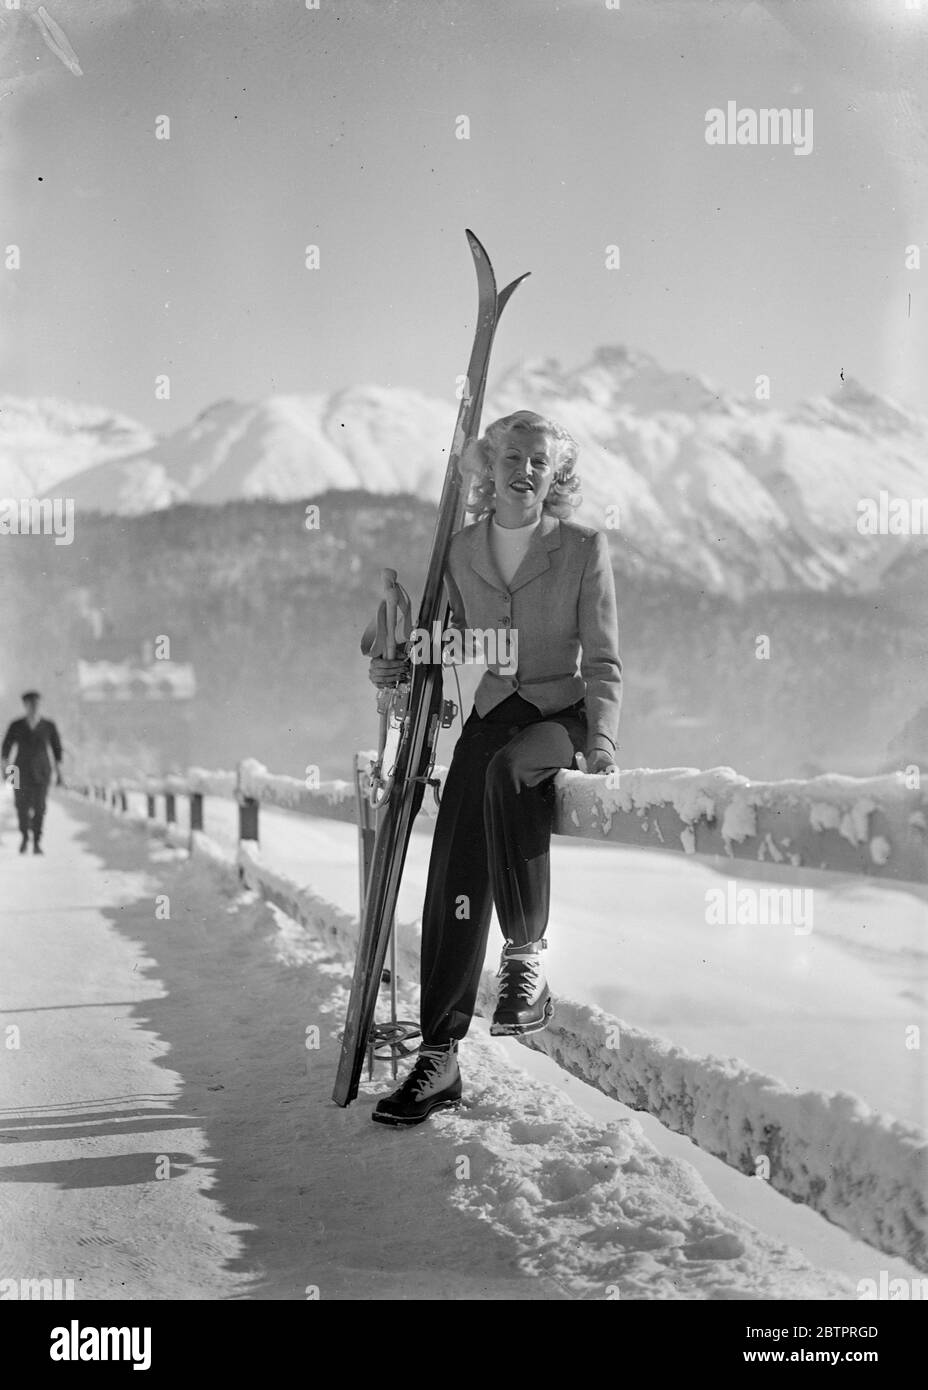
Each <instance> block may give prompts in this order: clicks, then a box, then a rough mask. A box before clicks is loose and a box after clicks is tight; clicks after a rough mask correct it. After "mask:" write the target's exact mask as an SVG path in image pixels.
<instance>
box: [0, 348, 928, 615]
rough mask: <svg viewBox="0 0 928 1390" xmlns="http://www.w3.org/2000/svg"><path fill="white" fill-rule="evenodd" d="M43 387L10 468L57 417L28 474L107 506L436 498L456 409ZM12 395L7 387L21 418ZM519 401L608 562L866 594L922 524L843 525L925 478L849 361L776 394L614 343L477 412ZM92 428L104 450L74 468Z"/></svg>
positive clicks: (7, 438)
mask: <svg viewBox="0 0 928 1390" xmlns="http://www.w3.org/2000/svg"><path fill="white" fill-rule="evenodd" d="M11 402H12V414H13V418H14V421H15V417H16V408H17V407H16V402H15V400H14V398H0V495H4V493H5V494H6V495H8V496H11V495H14V490H13V489H11V488H10V486H9V468H10V461H11V460H12V465H11V466H12V467H13V468H14V469H15V468H16V467H17V459H16V453H17V445H16V439H15V437H11V432H10V430H9V428H8V427H9V423H10V418H11V417H10V412H11V405H10V403H11ZM53 405H54V403H50V402H48V400H47V399H46V401H45V415H46V416H47V417H48V418H47V419H46V420H45V422H44V432H43V429H42V428H38V427H36V428H34V429H33V430H32V432H31V436H30V435H29V431H28V430H27V431H25V433H26V435H27V440H28V442H29V443H30V447H31V453H29V457H30V458H31V459H32V460H33V466H31V467H25V466H23V464H22V462H21V461H20V462H19V464H18V466H19V473H18V475H16V476H18V477H19V478H20V479H34V478H36V477H37V476H38V474H39V473H41V470H38V469H36V467H35V466H34V459H35V452H36V440H37V439H44V440H45V441H46V444H47V445H48V446H49V447H51V442H52V441H53V439H54V433H55V430H56V429H58V430H59V432H62V433H63V435H64V448H63V458H62V459H60V460H58V461H57V462H56V463H54V465H53V466H49V467H48V468H46V470H45V474H44V476H45V478H46V479H47V480H46V481H45V482H44V483H36V484H35V485H36V486H45V487H48V486H51V485H57V484H60V483H61V482H63V481H65V480H66V481H67V484H68V492H69V494H70V495H71V496H73V498H74V501H75V505H76V507H77V508H78V510H79V511H80V510H84V511H102V512H110V513H112V512H115V513H117V514H121V515H138V514H142V513H145V512H149V511H158V510H162V509H164V508H165V507H169V506H174V505H177V504H178V503H182V502H191V503H205V504H209V505H218V504H222V503H224V502H228V501H234V500H236V499H249V498H254V499H257V498H268V499H271V500H276V501H289V500H294V499H299V498H306V497H313V496H317V495H319V494H321V493H324V492H326V491H330V490H332V489H336V490H345V491H351V490H356V489H361V490H364V491H366V492H368V493H372V494H375V495H397V494H413V495H416V496H419V497H423V498H424V499H426V500H428V501H432V502H434V501H436V500H437V498H438V494H439V491H440V487H441V479H442V475H443V471H444V460H445V459H446V458H447V448H448V440H449V438H450V434H451V428H452V423H453V417H454V413H455V408H456V407H455V403H454V402H452V401H444V400H438V399H435V398H432V397H428V396H425V395H423V394H422V393H421V392H418V391H415V390H413V389H411V388H399V387H382V386H376V385H355V386H348V387H345V388H342V389H341V390H338V391H335V392H331V393H328V394H325V393H319V392H317V393H302V394H281V395H274V396H269V397H266V398H263V399H259V400H256V401H249V402H239V401H235V400H229V399H226V400H221V401H217V402H215V403H214V404H213V405H211V406H208V407H206V408H205V409H204V410H202V411H201V412H200V413H199V414H198V415H197V416H196V418H195V419H194V420H193V422H192V423H191V424H189V425H185V426H182V427H181V428H180V429H178V430H174V431H172V432H171V433H169V434H167V435H164V436H161V437H159V438H153V437H152V436H151V435H150V432H147V431H146V430H145V428H144V427H143V426H139V425H136V424H135V423H134V422H131V421H129V420H128V419H127V417H122V416H117V415H115V414H114V413H112V412H104V411H102V410H96V411H95V410H93V409H92V408H89V407H69V406H67V404H63V403H57V405H55V406H54V408H52V406H53ZM27 407H28V403H26V404H25V405H24V404H23V403H22V402H20V403H19V413H20V417H25V416H28V408H27ZM525 407H529V408H531V409H534V410H537V411H539V412H540V413H542V414H547V415H551V416H553V417H554V418H556V419H557V420H558V421H560V422H561V423H562V424H563V425H564V426H565V427H566V428H567V429H568V430H570V431H571V433H572V434H573V435H574V436H575V437H576V439H577V441H578V443H579V445H580V462H579V472H580V476H581V480H582V496H583V501H582V504H581V506H580V508H579V509H578V511H577V514H576V516H577V520H578V521H581V522H583V523H585V524H589V525H593V526H596V527H598V528H600V529H605V530H607V531H609V532H610V533H611V535H610V539H611V542H612V549H613V553H614V556H615V558H616V560H617V561H618V560H619V559H620V557H621V556H622V555H623V554H624V556H625V561H626V563H628V564H629V565H631V566H635V565H640V566H642V567H648V568H651V569H652V570H653V571H654V572H656V573H658V574H660V573H666V574H668V575H671V574H672V575H675V576H676V577H678V578H680V579H682V580H683V581H684V582H686V583H689V584H692V585H695V586H697V587H706V588H708V589H710V590H712V591H716V592H728V593H730V594H732V595H733V596H736V597H737V596H739V595H744V594H746V593H749V592H758V591H765V590H774V591H777V590H781V591H782V590H790V589H799V590H803V589H805V590H810V589H812V590H817V591H825V590H830V589H834V590H837V591H840V592H848V593H865V592H870V591H872V590H873V589H874V588H875V587H876V586H878V585H879V584H880V583H881V582H882V581H883V579H884V577H885V576H886V575H887V574H888V573H889V572H890V571H891V570H893V569H894V567H897V566H900V568H903V567H904V566H901V565H900V562H901V561H902V560H905V561H906V562H907V563H908V562H909V561H910V560H911V559H912V556H913V555H914V554H915V552H916V549H917V547H916V546H914V545H913V542H917V541H918V540H920V539H921V538H920V537H898V536H892V537H883V536H877V537H871V536H862V535H860V533H859V532H858V530H857V524H856V523H857V515H858V512H857V507H858V503H859V502H860V500H861V499H862V498H866V497H876V496H877V494H878V492H879V491H880V490H885V491H887V492H889V493H890V494H891V495H893V496H900V497H914V496H919V497H920V496H928V418H925V417H923V416H920V415H917V414H915V413H914V412H912V411H909V410H907V409H905V408H904V407H902V406H901V405H899V404H897V403H896V402H894V401H892V400H890V399H889V398H887V397H883V396H879V395H877V394H876V393H874V392H871V391H869V390H868V389H867V388H866V387H865V386H864V385H863V384H862V383H860V382H858V381H856V380H854V379H853V378H850V377H849V378H848V379H847V380H846V381H844V382H843V383H842V385H841V386H840V387H839V388H837V389H836V391H834V392H833V393H832V394H831V395H827V396H820V397H817V398H814V399H810V400H806V401H802V402H800V403H798V404H797V405H796V406H793V407H791V408H789V409H782V410H781V409H780V408H779V407H777V406H775V405H772V404H769V403H767V402H761V401H756V400H754V399H753V398H745V397H738V396H736V395H734V394H733V393H731V392H728V391H725V390H721V389H718V388H716V387H715V386H714V385H713V384H712V383H711V382H710V381H708V380H707V379H706V378H704V377H702V376H701V375H699V374H698V373H694V372H685V371H680V370H673V371H670V370H666V369H665V368H663V367H662V366H661V365H660V364H659V363H658V362H657V361H656V360H655V359H654V358H653V357H651V356H650V355H649V354H647V353H645V352H641V351H638V350H635V349H631V348H628V347H625V346H622V345H616V344H613V345H605V346H602V347H599V348H597V349H596V350H595V351H594V352H593V354H592V356H591V357H590V358H589V359H588V360H587V361H586V362H583V363H580V364H579V365H576V366H574V367H565V366H563V365H562V364H561V363H560V362H559V361H558V360H557V359H555V358H542V359H535V360H529V361H526V362H524V363H522V364H519V365H517V366H514V367H510V368H509V369H508V370H507V371H505V372H504V373H503V374H502V375H501V377H500V378H499V379H498V381H497V382H496V385H495V387H494V389H493V390H492V391H491V392H489V393H488V399H487V404H486V408H485V411H484V419H485V420H490V419H493V418H495V417H496V416H499V415H503V414H507V413H509V412H510V411H512V410H516V409H519V408H525ZM88 412H89V413H88ZM5 426H6V427H7V428H6V430H5V429H4V427H5ZM82 431H83V437H82ZM13 435H14V436H15V430H14V431H13ZM94 444H96V446H97V447H98V448H99V450H100V453H101V456H100V457H98V458H97V459H96V460H95V461H93V462H92V463H90V464H89V465H88V466H83V467H72V465H73V464H74V463H75V461H76V462H80V463H83V462H84V461H85V459H86V458H87V456H88V455H89V454H90V453H92V450H93V447H94ZM125 444H128V445H129V447H128V448H126V449H124V450H123V451H122V452H121V451H120V446H121V445H125ZM27 453H28V450H27ZM5 462H6V464H7V465H8V467H7V469H6V472H5V471H4V463H5ZM48 480H50V481H48ZM916 563H920V561H919V560H918V557H917V555H916Z"/></svg>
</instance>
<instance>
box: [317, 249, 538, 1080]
mask: <svg viewBox="0 0 928 1390" xmlns="http://www.w3.org/2000/svg"><path fill="white" fill-rule="evenodd" d="M466 235H467V242H468V245H469V247H470V253H471V255H472V257H473V260H474V268H475V270H476V272H477V289H478V310H477V326H476V331H475V334H474V343H473V347H472V349H471V354H470V362H469V364H468V368H467V377H466V379H465V383H464V390H463V393H462V396H461V405H460V409H459V410H458V418H457V423H456V425H455V428H454V437H453V439H452V443H451V452H450V456H449V458H448V466H447V468H446V470H445V480H444V485H443V487H442V492H441V499H440V501H439V504H438V520H437V522H436V526H435V534H434V536H433V539H432V549H431V552H430V555H429V562H428V568H427V570H426V576H425V586H424V588H423V591H422V601H421V603H420V605H419V613H418V622H417V627H418V628H419V629H420V630H424V631H425V632H432V631H433V630H434V624H435V623H436V622H439V623H440V624H441V630H442V631H444V629H445V626H446V624H447V620H448V609H449V605H448V602H447V599H446V596H445V593H444V589H443V581H444V575H445V567H446V565H447V563H448V550H449V547H450V545H451V538H452V536H453V535H454V533H455V532H456V531H458V530H459V529H460V527H461V524H462V522H463V519H464V509H465V503H466V501H467V497H466V495H465V491H464V480H463V477H462V475H461V470H460V460H461V455H462V453H463V452H464V447H465V445H466V444H467V442H468V440H470V439H472V438H474V437H475V436H476V435H477V434H478V432H479V429H480V415H481V411H482V409H483V396H484V392H485V390H486V384H487V372H488V370H489V366H490V352H491V350H492V347H493V338H494V335H495V333H496V327H497V324H498V323H499V320H500V315H501V314H502V312H503V310H504V308H505V307H506V304H507V302H508V300H509V298H510V297H511V295H512V294H513V292H514V291H515V289H516V288H517V287H518V285H520V284H521V282H522V281H523V280H524V279H525V278H526V277H525V275H520V276H519V278H518V279H517V280H513V281H512V283H511V284H509V285H507V286H506V287H505V289H502V290H500V291H499V292H497V289H496V277H495V275H494V274H493V267H492V265H491V264H490V258H489V256H488V255H487V253H486V251H485V250H484V248H483V247H482V246H481V244H480V242H479V241H478V240H477V238H476V237H475V236H474V234H473V232H471V231H468V232H467V234H466ZM391 633H392V628H391ZM393 701H395V702H396V709H397V711H398V716H397V719H396V721H394V722H397V723H398V726H399V727H398V740H397V744H396V748H395V754H394V752H393V750H391V754H390V756H391V758H393V763H392V767H391V768H390V769H389V776H388V785H389V792H388V794H387V795H386V798H385V800H384V801H383V803H382V805H381V806H380V810H379V812H378V825H377V833H376V839H375V842H374V850H373V855H372V857H371V865H370V872H369V877H368V883H367V892H366V896H365V903H364V912H363V914H362V921H361V936H360V941H359V943H358V954H357V960H356V962H355V968H354V977H353V980H352V985H351V996H350V998H349V1001H348V1012H347V1016H346V1019H345V1031H344V1034H343V1039H342V1052H341V1058H340V1060H339V1066H338V1074H337V1076H336V1079H335V1089H334V1091H333V1093H332V1099H333V1100H334V1101H335V1102H336V1104H337V1105H349V1104H350V1103H351V1101H353V1100H354V1098H355V1097H356V1096H357V1094H358V1082H359V1080H360V1077H361V1069H362V1067H363V1065H364V1059H365V1056H366V1055H367V1051H368V1045H369V1039H370V1035H371V1029H372V1026H373V1022H374V1011H375V1009H376V1005H377V996H378V993H379V990H380V983H381V977H382V975H383V967H384V960H385V958H386V952H387V945H388V942H389V937H390V931H391V927H392V924H393V914H394V912H395V909H396V901H397V897H398V896H399V888H400V881H401V879H402V875H403V866H404V864H405V862H406V851H407V849H408V847H409V837H410V835H411V833H412V824H413V820H414V819H415V816H416V812H417V811H418V809H419V806H420V804H421V801H422V793H423V791H424V788H425V785H426V782H427V781H428V778H429V776H430V773H431V769H432V766H433V764H434V761H435V744H436V740H437V738H438V732H439V728H440V726H441V711H442V668H441V666H440V665H425V664H416V665H414V666H413V667H412V669H411V673H410V680H409V685H408V689H398V690H397V691H396V692H395V693H394V694H393V695H392V696H391V697H389V702H391V703H392V702H393ZM388 715H389V711H388ZM388 722H389V718H388V720H386V721H384V723H385V724H386V723H388ZM380 753H381V757H383V756H384V748H383V739H382V741H381V750H380ZM383 771H384V770H383V769H381V770H380V782H381V785H384V780H383Z"/></svg>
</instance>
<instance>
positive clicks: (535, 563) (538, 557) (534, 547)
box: [509, 512, 561, 594]
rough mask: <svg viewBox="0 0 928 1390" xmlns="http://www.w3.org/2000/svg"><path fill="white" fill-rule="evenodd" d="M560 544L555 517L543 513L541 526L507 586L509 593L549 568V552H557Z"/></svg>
mask: <svg viewBox="0 0 928 1390" xmlns="http://www.w3.org/2000/svg"><path fill="white" fill-rule="evenodd" d="M560 544H561V524H560V522H559V521H558V519H557V517H556V516H552V515H551V513H550V512H543V513H542V517H541V524H540V525H539V527H538V530H537V531H536V532H535V534H534V536H532V539H531V541H530V542H529V547H528V550H527V551H526V552H525V559H524V560H523V561H522V563H521V565H520V566H519V568H518V569H517V570H516V572H515V574H514V575H513V576H512V580H511V582H510V584H509V592H510V593H511V594H513V593H515V591H516V589H521V588H522V587H523V586H524V585H526V584H530V583H531V581H532V580H533V579H537V578H538V576H539V575H540V574H544V572H545V570H549V569H550V568H551V560H550V559H549V552H550V551H552V550H557V548H558V547H559V545H560Z"/></svg>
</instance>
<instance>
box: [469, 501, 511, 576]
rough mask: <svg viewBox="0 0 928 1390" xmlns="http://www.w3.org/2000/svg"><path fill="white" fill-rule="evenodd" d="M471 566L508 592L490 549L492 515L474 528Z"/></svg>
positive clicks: (477, 572)
mask: <svg viewBox="0 0 928 1390" xmlns="http://www.w3.org/2000/svg"><path fill="white" fill-rule="evenodd" d="M470 567H471V569H472V570H473V571H474V573H475V574H479V575H480V578H481V579H485V580H486V582H487V583H488V584H489V585H490V586H491V587H492V588H494V589H502V590H503V592H504V593H505V592H506V585H505V584H504V583H503V576H502V575H501V574H500V572H499V570H498V569H497V568H496V565H495V563H494V561H493V554H492V552H491V550H490V517H488V516H485V517H484V518H483V520H482V521H481V522H480V524H479V526H477V527H476V528H475V530H474V541H473V547H472V549H471V556H470Z"/></svg>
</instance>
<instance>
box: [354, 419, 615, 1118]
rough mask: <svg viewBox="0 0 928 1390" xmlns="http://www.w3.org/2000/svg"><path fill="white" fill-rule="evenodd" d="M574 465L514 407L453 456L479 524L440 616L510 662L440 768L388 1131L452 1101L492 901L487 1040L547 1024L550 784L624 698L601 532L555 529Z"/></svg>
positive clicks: (574, 490)
mask: <svg viewBox="0 0 928 1390" xmlns="http://www.w3.org/2000/svg"><path fill="white" fill-rule="evenodd" d="M576 463H577V445H576V444H575V442H574V440H573V439H572V438H571V436H570V435H569V434H568V433H567V431H566V430H564V429H562V428H561V426H560V425H558V424H556V423H555V422H554V421H552V420H548V419H545V418H544V417H543V416H541V415H536V414H535V413H534V412H532V411H528V410H520V411H516V412H515V413H514V414H512V415H507V416H506V417H505V418H504V419H502V420H497V421H496V422H495V423H494V424H492V425H490V426H489V428H488V429H487V431H486V433H485V435H484V436H483V438H482V439H480V440H476V441H473V442H472V443H471V445H470V446H469V447H468V449H467V451H466V452H465V455H464V459H463V461H462V468H463V469H464V471H465V474H466V475H467V476H469V478H470V495H469V508H468V509H469V511H470V512H471V514H472V515H473V516H474V517H475V518H476V519H475V520H474V521H473V523H472V524H471V525H468V526H465V527H464V529H463V530H461V531H459V532H458V533H457V535H456V536H455V537H454V539H453V541H452V543H451V550H450V554H449V560H448V569H447V573H446V575H445V584H446V588H447V592H448V596H449V600H450V603H451V608H452V624H453V626H454V627H455V628H457V629H459V630H461V631H462V632H466V630H468V629H469V630H471V631H472V632H473V631H479V632H481V633H486V632H487V631H491V632H495V633H496V634H498V635H499V637H500V639H501V640H500V642H499V643H498V644H497V645H498V647H499V649H503V648H505V649H506V650H507V651H509V652H511V653H517V664H516V665H515V667H514V668H513V665H512V663H511V662H507V663H505V664H500V663H499V662H493V663H491V664H488V667H487V670H486V672H485V674H484V676H483V678H482V679H481V681H480V684H479V686H478V687H477V691H476V694H475V697H474V708H473V710H472V712H471V714H470V717H469V718H468V720H467V722H466V724H465V726H464V729H463V731H462V733H461V736H460V738H459V740H458V742H457V745H456V746H455V750H454V756H453V758H452V761H451V766H450V768H449V770H448V776H447V780H446V782H445V786H444V791H443V793H442V799H441V806H440V808H439V813H438V819H437V821H436V825H435V836H434V840H433V843H432V854H431V860H430V863H429V875H428V886H427V888H426V895H425V905H424V908H423V916H422V970H421V1009H420V1013H421V1030H422V1046H421V1047H420V1049H419V1054H418V1058H417V1060H416V1063H415V1065H414V1067H413V1069H412V1071H411V1072H410V1073H409V1075H408V1076H407V1077H406V1079H405V1080H404V1081H403V1083H402V1085H401V1086H400V1087H399V1088H398V1089H397V1090H396V1091H395V1092H394V1093H393V1094H392V1095H390V1096H387V1097H385V1098H384V1099H383V1100H382V1101H381V1102H380V1103H379V1104H378V1105H377V1107H376V1109H375V1110H374V1112H373V1118H374V1119H375V1120H377V1121H379V1122H381V1123H384V1124H392V1125H415V1124H420V1123H421V1122H422V1121H423V1120H425V1119H427V1118H428V1116H429V1115H430V1114H432V1113H433V1112H434V1111H435V1110H439V1109H446V1108H449V1107H452V1106H455V1105H457V1104H458V1103H459V1102H460V1098H461V1075H460V1071H459V1068H458V1059H457V1051H458V1043H459V1042H460V1040H461V1038H463V1037H464V1035H465V1034H466V1033H467V1030H468V1028H469V1026H470V1021H471V1017H472V1015H473V1011H474V1005H475V1002H476V996H477V986H478V983H479V979H480V973H481V970H482V968H483V960H484V955H485V952H486V945H487V935H488V932H489V925H490V918H491V914H492V910H493V907H494V905H495V907H496V913H497V917H498V919H499V924H500V927H501V928H502V933H503V937H504V945H503V952H502V961H501V964H500V972H499V981H500V984H499V997H498V1002H497V1006H496V1011H495V1013H494V1016H493V1022H492V1026H491V1029H490V1031H491V1032H492V1033H494V1034H497V1035H510V1036H518V1035H520V1034H525V1033H531V1032H536V1031H538V1030H540V1029H542V1028H544V1027H545V1026H546V1025H547V1022H548V1019H549V1018H550V1016H551V995H550V991H549V989H548V985H547V981H546V978H545V971H544V965H543V961H542V955H541V952H542V951H543V949H544V947H545V945H546V941H545V930H546V928H547V924H548V904H549V897H550V859H549V847H550V839H551V826H552V818H553V810H554V787H553V779H554V775H555V773H556V772H557V771H558V769H559V768H566V767H573V766H574V765H575V759H576V754H577V753H583V754H584V756H585V759H586V768H587V771H588V772H591V773H602V772H608V771H610V770H611V769H612V768H613V767H614V765H615V764H614V758H615V749H616V739H617V737H618V724H619V711H620V708H621V701H622V667H621V662H620V660H619V654H618V626H617V619H616V601H615V587H614V583H613V577H612V567H611V564H610V561H609V550H608V547H607V545H606V539H605V536H603V535H602V534H601V533H600V532H598V531H595V530H591V529H590V528H588V527H585V526H578V525H576V524H575V523H574V522H571V521H569V520H568V517H569V516H570V515H571V512H572V510H573V508H574V507H575V506H576V505H577V504H578V502H579V500H580V497H579V486H580V484H579V479H578V477H577V474H576V471H575V470H576ZM504 638H509V639H510V640H509V641H504V640H502V639H504ZM512 639H515V640H514V641H513V640H512ZM406 660H407V658H404V657H400V658H398V659H396V660H394V661H388V660H386V659H384V658H375V659H374V660H372V662H371V672H370V674H371V680H372V681H374V683H375V684H376V685H389V684H392V683H394V682H395V681H396V680H397V679H398V677H399V675H400V674H401V672H402V671H403V669H404V666H405V661H406Z"/></svg>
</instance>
